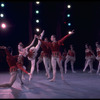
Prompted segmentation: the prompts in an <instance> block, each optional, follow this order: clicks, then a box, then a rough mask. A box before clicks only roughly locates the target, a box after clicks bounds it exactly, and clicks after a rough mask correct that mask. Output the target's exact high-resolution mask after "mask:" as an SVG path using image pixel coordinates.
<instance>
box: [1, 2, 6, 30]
mask: <svg viewBox="0 0 100 100" xmlns="http://www.w3.org/2000/svg"><path fill="white" fill-rule="evenodd" d="M0 7H1V10H3V8H4V7H5V4H4V3H1V4H0ZM3 18H4V14H3V13H0V19H1V20H2V19H3ZM0 27H1V28H2V29H5V28H6V23H4V22H0Z"/></svg>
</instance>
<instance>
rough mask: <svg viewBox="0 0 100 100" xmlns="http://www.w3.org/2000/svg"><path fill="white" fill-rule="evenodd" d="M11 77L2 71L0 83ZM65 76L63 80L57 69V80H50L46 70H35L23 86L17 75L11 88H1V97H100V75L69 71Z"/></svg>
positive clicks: (26, 78)
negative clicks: (31, 77) (37, 71)
mask: <svg viewBox="0 0 100 100" xmlns="http://www.w3.org/2000/svg"><path fill="white" fill-rule="evenodd" d="M51 77H52V72H51ZM9 78H10V75H9V73H0V84H2V83H5V82H8V81H9ZM64 78H65V80H63V81H62V80H61V76H60V72H59V71H57V74H56V81H55V82H50V81H49V79H47V78H46V76H45V72H44V71H42V72H40V73H39V74H37V73H36V72H34V73H33V79H32V80H31V81H30V82H29V81H28V75H25V80H23V81H24V83H25V84H24V85H23V86H21V85H20V81H19V79H18V77H17V80H16V82H15V83H14V84H13V86H12V87H11V88H0V99H28V98H29V99H46V98H47V99H53V98H54V99H64V98H65V99H100V75H96V73H92V74H89V73H87V72H85V73H83V72H82V71H77V73H71V72H70V71H69V72H68V73H67V74H64Z"/></svg>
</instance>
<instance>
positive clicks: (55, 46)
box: [39, 31, 74, 82]
mask: <svg viewBox="0 0 100 100" xmlns="http://www.w3.org/2000/svg"><path fill="white" fill-rule="evenodd" d="M73 33H74V31H71V32H69V34H68V35H66V36H64V37H63V38H62V39H61V40H59V41H57V40H56V37H55V35H51V41H52V42H49V43H45V42H44V44H45V45H46V46H47V47H48V48H50V49H51V52H52V55H51V65H52V69H53V78H52V79H51V80H50V81H51V82H52V81H55V78H56V62H57V63H58V65H59V68H60V71H61V78H62V80H63V79H64V77H63V67H62V61H61V53H60V46H61V45H62V44H63V42H64V40H65V39H66V38H67V37H69V36H70V35H71V34H73ZM39 40H40V41H42V40H41V39H39Z"/></svg>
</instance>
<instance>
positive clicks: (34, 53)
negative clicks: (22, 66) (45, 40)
mask: <svg viewBox="0 0 100 100" xmlns="http://www.w3.org/2000/svg"><path fill="white" fill-rule="evenodd" d="M43 35H44V30H43V31H42V33H41V34H40V36H39V37H40V39H42V37H43ZM35 37H36V35H35ZM40 46H41V42H40V41H39V40H38V44H37V45H36V46H32V47H31V48H30V49H29V53H28V55H27V57H28V60H30V61H31V69H30V73H31V75H30V77H29V81H30V80H31V79H32V76H33V72H34V70H35V61H36V56H37V52H38V50H39V48H40Z"/></svg>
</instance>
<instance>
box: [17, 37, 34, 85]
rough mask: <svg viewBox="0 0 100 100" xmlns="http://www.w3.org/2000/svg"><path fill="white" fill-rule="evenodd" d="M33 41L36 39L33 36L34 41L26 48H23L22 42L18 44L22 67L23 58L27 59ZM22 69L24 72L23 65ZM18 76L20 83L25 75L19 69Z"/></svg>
mask: <svg viewBox="0 0 100 100" xmlns="http://www.w3.org/2000/svg"><path fill="white" fill-rule="evenodd" d="M35 39H36V38H35V36H34V39H33V40H32V42H31V44H30V45H29V46H27V47H24V45H23V43H22V42H20V43H19V44H18V52H19V59H20V62H21V64H22V65H23V64H24V57H27V55H28V50H29V48H30V47H31V46H32V45H33V43H34V41H35ZM23 68H24V69H25V70H26V67H25V65H23ZM18 76H19V79H20V81H22V79H24V80H25V73H23V72H22V71H21V70H20V69H18ZM22 84H23V83H22Z"/></svg>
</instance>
